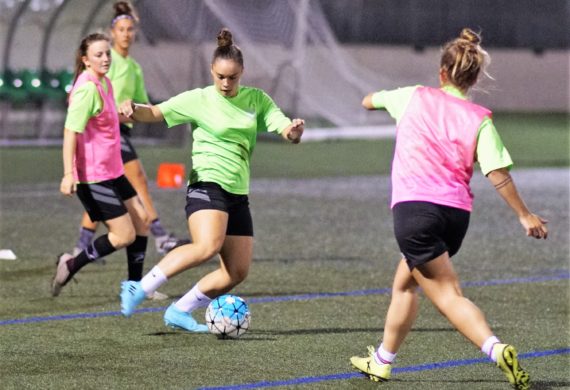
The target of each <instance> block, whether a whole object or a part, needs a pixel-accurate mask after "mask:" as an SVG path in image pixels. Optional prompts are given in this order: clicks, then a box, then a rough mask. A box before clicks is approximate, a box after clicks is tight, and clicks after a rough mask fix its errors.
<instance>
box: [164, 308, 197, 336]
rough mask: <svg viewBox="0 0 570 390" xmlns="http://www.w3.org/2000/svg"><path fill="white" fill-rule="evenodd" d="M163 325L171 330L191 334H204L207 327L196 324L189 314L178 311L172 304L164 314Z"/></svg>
mask: <svg viewBox="0 0 570 390" xmlns="http://www.w3.org/2000/svg"><path fill="white" fill-rule="evenodd" d="M164 324H165V325H166V326H168V327H170V328H173V329H182V330H185V331H187V332H192V333H206V332H208V327H207V326H206V325H202V324H199V323H197V322H196V320H195V319H194V318H193V317H192V315H191V314H190V313H186V312H185V311H182V310H180V309H178V308H177V307H176V306H175V305H174V303H173V304H172V305H170V306H168V309H166V312H165V313H164Z"/></svg>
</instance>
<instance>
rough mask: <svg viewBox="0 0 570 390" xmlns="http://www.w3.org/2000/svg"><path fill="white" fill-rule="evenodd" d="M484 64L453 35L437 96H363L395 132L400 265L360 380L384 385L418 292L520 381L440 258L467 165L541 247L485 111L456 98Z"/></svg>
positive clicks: (513, 357) (355, 361)
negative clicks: (478, 170) (482, 176)
mask: <svg viewBox="0 0 570 390" xmlns="http://www.w3.org/2000/svg"><path fill="white" fill-rule="evenodd" d="M487 61H488V54H487V53H486V52H485V51H484V50H483V49H482V48H481V46H480V37H479V35H478V34H476V33H474V32H473V31H471V30H470V29H463V31H462V32H461V35H460V37H459V38H457V39H455V40H453V41H451V42H449V43H447V44H446V45H445V46H444V48H443V53H442V57H441V65H440V70H439V79H440V84H441V88H439V89H437V88H430V87H423V86H415V87H407V88H400V89H397V90H394V91H381V92H377V93H371V94H369V95H368V96H366V97H365V98H364V100H363V102H362V104H363V106H364V107H365V108H366V109H369V110H374V109H385V110H387V111H388V112H389V113H390V115H391V116H392V117H393V118H394V119H396V122H397V124H398V128H397V135H396V147H395V152H394V160H393V163H392V212H393V216H394V233H395V236H396V240H397V242H398V245H399V247H400V251H401V252H402V255H403V259H402V260H401V261H400V264H399V265H398V268H397V270H396V275H395V278H394V284H393V287H392V300H391V303H390V307H389V309H388V314H387V316H386V323H385V326H384V337H383V339H382V343H381V344H380V346H379V347H378V349H376V350H375V349H374V347H369V356H367V357H362V358H361V357H356V356H355V357H352V358H351V363H352V365H353V366H354V367H355V368H357V369H358V370H360V371H361V372H363V373H365V374H366V375H368V376H369V377H370V379H372V380H375V381H379V380H388V379H389V378H390V375H391V369H392V363H393V362H394V360H395V358H396V353H397V352H398V350H399V348H400V346H401V344H402V342H403V341H404V339H405V337H406V336H407V334H408V333H409V331H410V329H411V327H412V325H413V323H414V320H415V318H416V315H417V311H418V288H421V289H422V290H423V292H424V294H425V295H426V296H427V297H428V298H429V299H430V300H431V301H432V302H433V304H434V305H435V306H436V307H437V309H438V310H439V311H440V312H441V313H442V314H443V315H444V316H445V317H446V318H447V319H448V320H449V321H450V322H451V323H452V324H453V326H455V327H456V328H457V330H459V332H461V333H462V334H463V335H464V336H465V337H466V338H467V339H469V341H471V342H472V343H473V344H475V345H476V346H477V347H478V348H480V349H481V350H482V351H483V352H484V353H485V354H486V355H487V356H489V358H490V359H492V360H493V361H494V362H496V364H497V366H498V367H499V368H501V370H503V372H504V373H505V374H506V376H507V379H508V380H509V382H510V383H511V384H512V385H513V386H514V387H515V388H516V389H528V388H529V383H530V378H529V375H528V373H527V372H526V371H524V370H523V369H522V368H521V367H520V365H519V364H518V360H517V353H516V350H515V348H514V347H513V346H511V345H508V344H503V343H501V342H500V341H499V339H498V338H497V337H496V336H495V335H494V334H493V332H492V331H491V329H490V327H489V325H488V323H487V321H486V319H485V316H484V315H483V313H482V312H481V310H480V309H479V308H478V307H477V306H475V304H473V302H471V301H470V300H469V299H467V298H465V297H464V296H463V294H462V292H461V288H460V287H459V279H458V277H457V274H456V273H455V271H454V269H453V265H452V263H451V261H450V258H451V257H452V256H453V255H454V254H456V253H457V251H458V250H459V248H460V246H461V243H462V241H463V238H464V237H465V234H466V232H467V227H468V225H469V216H470V212H471V208H472V201H473V195H472V193H471V189H470V185H469V182H470V179H471V176H472V173H473V165H474V162H475V161H477V162H479V164H480V166H481V170H482V171H483V174H485V175H486V176H487V178H488V179H489V180H490V182H491V183H492V184H493V185H494V186H495V188H496V190H497V191H498V192H499V194H500V195H501V197H502V198H503V199H504V200H505V201H506V202H507V204H508V205H509V206H510V207H511V208H512V209H513V210H514V212H515V213H516V214H517V216H518V217H519V221H520V223H521V224H522V226H523V227H524V229H525V230H526V234H527V235H528V236H531V237H535V238H537V239H541V238H543V239H546V237H547V234H548V231H547V229H546V226H545V224H546V221H545V220H543V219H542V218H540V217H539V216H537V215H535V214H533V213H531V212H530V211H529V210H528V208H527V206H526V205H525V203H524V201H523V200H522V199H521V197H520V196H519V194H518V192H517V189H516V187H515V184H514V182H513V180H512V178H511V176H510V175H509V169H510V168H511V166H512V161H511V158H510V156H509V153H508V152H507V150H506V149H505V147H504V146H503V143H502V142H501V139H500V138H499V135H498V134H497V131H496V129H495V127H494V125H493V122H492V120H491V112H490V111H489V110H487V109H486V108H484V107H481V106H479V105H477V104H474V103H472V102H470V101H469V100H467V99H466V94H467V92H468V91H469V89H470V88H471V87H473V86H474V85H475V83H476V82H477V80H478V78H479V76H480V75H481V73H483V74H484V73H485V70H484V67H485V65H486V62H487Z"/></svg>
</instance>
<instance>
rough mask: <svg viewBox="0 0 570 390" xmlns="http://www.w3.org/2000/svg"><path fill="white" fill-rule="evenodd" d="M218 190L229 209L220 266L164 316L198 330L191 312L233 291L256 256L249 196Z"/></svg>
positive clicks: (177, 324)
mask: <svg viewBox="0 0 570 390" xmlns="http://www.w3.org/2000/svg"><path fill="white" fill-rule="evenodd" d="M216 193H217V194H219V195H220V196H221V198H222V199H223V202H224V208H227V210H228V214H227V215H228V219H227V225H226V232H225V233H226V236H225V239H224V243H223V245H222V247H221V249H220V251H219V254H220V267H219V268H218V269H217V270H215V271H212V272H210V273H209V274H207V275H206V276H204V277H203V278H202V279H200V281H199V282H198V283H196V285H194V287H192V289H191V290H190V291H188V292H187V293H186V294H185V295H184V296H183V297H182V298H180V299H179V300H178V301H177V302H175V303H173V304H172V305H171V306H170V307H169V308H168V310H167V311H166V313H165V315H164V322H165V323H166V325H167V326H171V327H177V328H181V329H185V330H189V331H192V332H195V331H196V321H194V319H193V318H192V315H191V314H190V313H192V311H194V310H195V309H197V308H199V307H205V306H207V305H208V304H209V303H210V301H211V300H212V298H215V297H217V296H219V295H222V294H224V293H227V292H228V291H230V290H231V289H232V288H233V287H234V286H236V285H237V284H239V283H241V282H242V281H243V280H244V279H245V278H246V276H247V274H248V272H249V267H250V265H251V259H252V257H253V222H252V219H251V213H250V210H249V201H248V198H247V196H244V195H233V194H229V193H227V192H224V191H221V190H220V191H216ZM192 234H194V233H192ZM193 237H194V235H193ZM201 329H202V330H204V328H201Z"/></svg>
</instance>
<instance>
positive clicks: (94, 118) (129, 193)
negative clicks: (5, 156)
mask: <svg viewBox="0 0 570 390" xmlns="http://www.w3.org/2000/svg"><path fill="white" fill-rule="evenodd" d="M110 65H111V48H110V45H109V40H108V39H107V37H106V36H105V35H102V34H91V35H88V36H87V37H85V38H84V39H83V40H82V41H81V45H80V46H79V50H78V53H77V59H76V72H75V81H74V84H73V88H72V90H71V92H70V94H69V96H70V97H69V107H68V110H67V118H66V120H65V129H64V136H63V172H64V173H63V178H62V179H61V185H60V191H61V192H62V193H63V194H64V195H72V194H73V193H74V192H76V191H77V196H78V197H79V199H80V200H81V203H82V204H83V206H84V207H85V210H86V211H87V213H88V214H89V218H91V220H92V221H103V222H104V223H105V225H106V226H107V227H108V229H109V233H108V234H103V235H102V236H100V237H98V238H97V239H96V240H95V241H93V242H92V243H91V244H89V245H88V246H87V248H86V249H85V250H83V251H81V252H80V253H79V254H78V255H77V256H75V257H73V256H71V255H69V254H63V255H61V256H60V257H59V260H58V263H57V267H56V272H55V276H54V278H53V281H52V295H53V296H57V295H59V293H60V291H61V288H62V287H63V286H65V285H66V284H67V283H68V282H69V280H70V279H71V278H72V277H73V275H74V274H76V273H77V272H78V271H79V270H80V269H81V268H82V267H84V266H85V265H87V264H88V263H90V262H93V261H95V260H97V259H98V258H100V257H103V256H106V255H108V254H110V253H113V252H114V251H116V250H118V249H120V248H124V247H126V248H127V262H128V274H129V279H132V280H140V277H141V276H142V272H143V262H144V257H145V252H146V246H147V239H148V230H149V220H148V214H147V213H146V211H145V209H144V207H143V205H142V203H141V202H140V200H139V198H138V197H137V193H136V191H135V190H134V188H133V187H132V185H131V184H130V183H129V181H128V180H127V178H126V177H125V175H124V168H123V162H122V160H121V138H120V131H119V115H118V114H117V109H116V106H115V100H114V98H113V87H112V85H111V81H110V80H109V79H108V78H107V77H105V74H106V73H107V72H108V71H109V68H110Z"/></svg>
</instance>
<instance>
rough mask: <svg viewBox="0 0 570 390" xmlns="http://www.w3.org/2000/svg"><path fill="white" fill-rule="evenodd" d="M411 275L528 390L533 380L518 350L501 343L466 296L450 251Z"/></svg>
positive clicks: (459, 327)
mask: <svg viewBox="0 0 570 390" xmlns="http://www.w3.org/2000/svg"><path fill="white" fill-rule="evenodd" d="M412 275H413V276H414V279H415V280H416V281H417V282H418V284H419V286H420V287H421V288H422V289H423V291H424V293H425V295H426V296H427V297H428V298H429V299H430V300H431V301H432V302H433V304H434V305H435V306H436V307H437V309H438V310H439V311H440V312H441V313H442V314H443V315H444V316H445V317H446V318H447V319H448V320H449V321H450V322H451V323H452V324H453V326H455V328H456V329H457V330H459V332H461V334H463V335H464V336H465V337H466V338H467V339H468V340H469V341H471V342H472V343H473V344H474V345H476V346H477V347H478V348H480V349H481V350H482V351H483V352H484V353H485V354H487V355H488V356H489V357H490V358H491V359H492V360H493V361H495V362H496V363H497V365H498V367H499V368H501V370H502V371H503V372H504V373H505V375H506V376H507V379H508V380H509V382H510V383H511V384H512V385H514V386H515V388H517V389H527V388H528V386H529V382H530V378H529V375H528V373H527V372H526V371H525V370H524V369H523V368H522V367H520V366H519V364H518V359H517V354H516V350H515V349H514V347H512V346H510V345H507V344H501V343H500V342H499V339H498V338H497V337H496V336H495V335H494V334H493V332H492V331H491V328H490V327H489V324H488V323H487V320H486V319H485V316H484V314H483V312H482V311H481V310H480V309H479V308H478V307H477V306H476V305H475V304H474V303H473V302H471V301H470V300H469V299H467V298H466V297H464V296H463V293H462V291H461V287H460V286H459V280H458V278H457V274H456V273H455V270H454V269H453V265H452V263H451V261H450V259H449V255H448V254H447V252H446V253H444V254H443V255H441V256H439V257H437V258H436V259H434V260H432V261H429V262H427V263H425V264H423V265H420V266H418V267H416V268H415V269H414V270H413V271H412Z"/></svg>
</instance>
